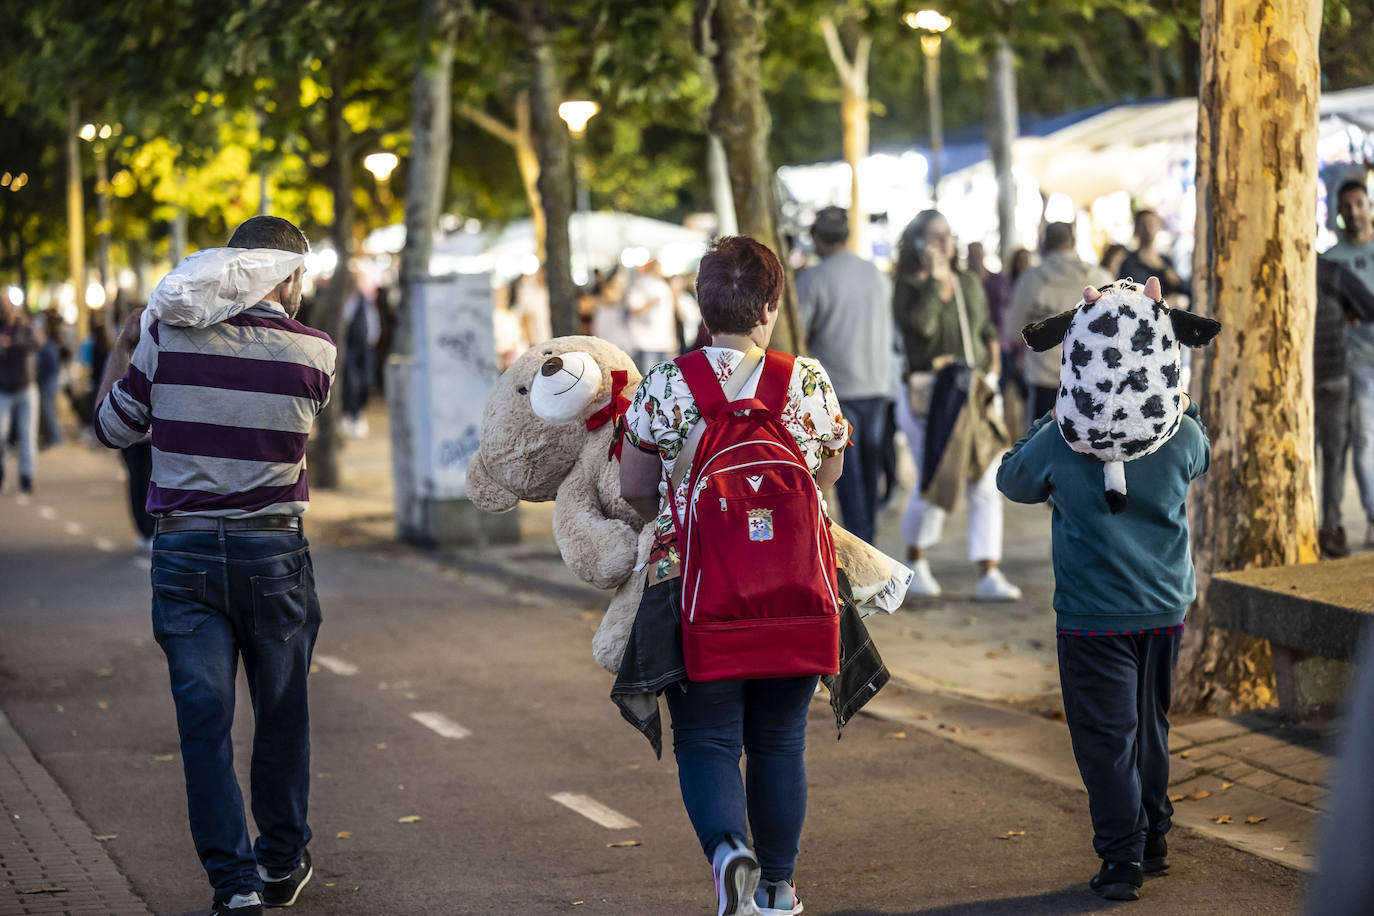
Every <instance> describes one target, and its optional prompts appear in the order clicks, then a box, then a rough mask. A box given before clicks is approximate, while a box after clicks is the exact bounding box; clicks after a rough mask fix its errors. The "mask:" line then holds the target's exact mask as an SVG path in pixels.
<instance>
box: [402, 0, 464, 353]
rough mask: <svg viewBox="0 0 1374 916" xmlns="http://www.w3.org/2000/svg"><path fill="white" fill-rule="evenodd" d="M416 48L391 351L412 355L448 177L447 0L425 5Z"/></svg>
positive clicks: (453, 29)
mask: <svg viewBox="0 0 1374 916" xmlns="http://www.w3.org/2000/svg"><path fill="white" fill-rule="evenodd" d="M420 17H421V18H420V34H421V41H420V47H421V48H422V49H425V50H426V52H428V51H429V50H430V49H432V50H433V56H432V57H431V56H430V55H429V53H423V54H421V55H420V56H419V59H418V60H417V61H416V62H415V80H414V88H413V90H412V95H411V100H412V101H411V121H410V123H411V128H410V130H411V143H410V164H409V168H408V169H407V170H406V204H405V222H406V241H405V247H404V248H403V249H401V307H400V309H399V310H398V314H397V316H396V333H395V334H394V336H393V343H392V352H393V353H396V354H397V355H398V356H409V355H411V354H413V353H414V352H415V341H414V339H413V337H414V333H413V330H412V326H411V315H410V307H411V301H412V297H411V287H412V285H413V284H415V283H418V282H423V281H424V279H425V278H426V277H428V276H429V260H430V257H431V255H432V254H433V253H434V227H435V225H436V224H437V222H438V220H439V211H440V209H441V208H442V206H443V197H444V185H445V179H447V177H448V158H449V111H450V107H451V100H452V97H453V90H452V86H451V83H452V74H453V44H454V41H455V40H456V38H457V28H458V19H457V15H456V13H455V10H454V9H453V4H452V3H450V2H449V0H425V3H424V7H423V9H422V11H421V13H420Z"/></svg>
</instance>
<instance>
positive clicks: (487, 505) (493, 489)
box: [467, 452, 520, 512]
mask: <svg viewBox="0 0 1374 916" xmlns="http://www.w3.org/2000/svg"><path fill="white" fill-rule="evenodd" d="M467 486H468V499H470V500H472V504H473V505H474V506H476V507H477V508H479V509H481V510H482V511H483V512H509V511H510V510H512V509H514V508H515V507H516V506H517V505H519V504H520V497H518V496H516V495H515V494H514V493H512V492H511V491H510V490H507V489H506V488H505V487H503V486H502V485H501V484H499V483H497V482H496V480H495V479H494V478H493V477H492V476H491V472H490V471H488V470H487V465H486V463H485V462H484V461H483V460H482V453H481V452H478V453H477V454H476V455H474V456H472V463H470V464H469V465H468V479H467Z"/></svg>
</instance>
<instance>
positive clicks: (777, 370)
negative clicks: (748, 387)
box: [754, 350, 797, 418]
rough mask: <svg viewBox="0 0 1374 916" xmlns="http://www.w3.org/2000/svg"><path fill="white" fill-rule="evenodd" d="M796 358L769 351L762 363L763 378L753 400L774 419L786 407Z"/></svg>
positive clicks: (787, 354) (788, 354) (776, 351)
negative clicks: (756, 400) (759, 402)
mask: <svg viewBox="0 0 1374 916" xmlns="http://www.w3.org/2000/svg"><path fill="white" fill-rule="evenodd" d="M796 363H797V358H796V357H795V356H793V355H792V354H790V353H782V352H780V351H778V350H769V351H768V358H767V359H766V360H764V363H763V376H762V377H761V378H760V379H759V388H758V392H757V393H756V394H755V395H754V397H755V398H757V399H758V400H760V401H762V402H763V403H764V406H766V407H767V408H768V412H769V413H771V414H772V415H773V416H774V418H776V417H778V416H780V415H781V414H782V409H783V408H784V407H786V406H787V389H788V388H790V387H791V385H792V369H793V367H794V366H795V365H796Z"/></svg>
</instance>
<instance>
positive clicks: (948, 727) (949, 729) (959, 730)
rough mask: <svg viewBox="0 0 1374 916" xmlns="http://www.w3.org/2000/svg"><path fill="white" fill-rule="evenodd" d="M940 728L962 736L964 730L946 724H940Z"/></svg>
mask: <svg viewBox="0 0 1374 916" xmlns="http://www.w3.org/2000/svg"><path fill="white" fill-rule="evenodd" d="M940 727H941V728H943V729H944V730H945V731H949V732H954V734H956V735H962V734H963V733H964V729H963V728H962V727H961V726H958V725H947V724H946V723H944V722H941V723H940Z"/></svg>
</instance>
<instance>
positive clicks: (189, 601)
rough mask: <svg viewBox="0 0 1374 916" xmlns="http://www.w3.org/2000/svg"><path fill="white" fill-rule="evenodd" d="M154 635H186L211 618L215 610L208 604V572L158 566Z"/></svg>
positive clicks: (153, 575)
mask: <svg viewBox="0 0 1374 916" xmlns="http://www.w3.org/2000/svg"><path fill="white" fill-rule="evenodd" d="M152 580H153V635H154V636H157V637H163V636H186V635H189V634H190V633H194V632H195V630H196V627H198V626H200V625H201V624H202V623H204V622H205V621H207V620H209V619H210V617H212V616H213V615H214V610H213V609H212V608H211V607H209V605H207V604H206V603H205V573H204V572H178V571H175V570H171V569H154V570H153V573H152Z"/></svg>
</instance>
